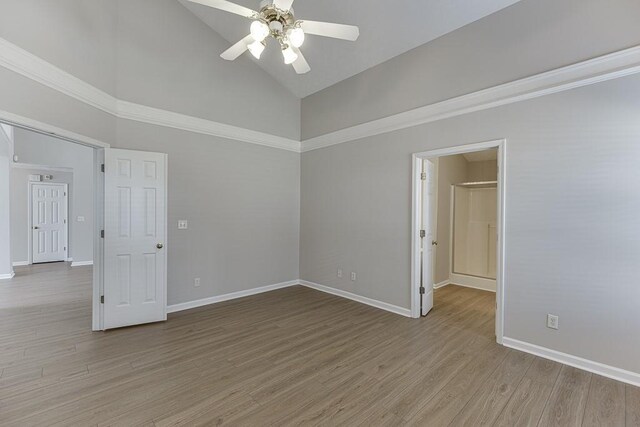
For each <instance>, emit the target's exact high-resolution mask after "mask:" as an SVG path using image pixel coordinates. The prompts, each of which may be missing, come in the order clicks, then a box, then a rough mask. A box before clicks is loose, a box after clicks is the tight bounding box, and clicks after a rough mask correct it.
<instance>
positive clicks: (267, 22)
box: [189, 0, 360, 74]
mask: <svg viewBox="0 0 640 427" xmlns="http://www.w3.org/2000/svg"><path fill="white" fill-rule="evenodd" d="M189 1H190V2H192V3H198V4H201V5H204V6H209V7H213V8H216V9H220V10H224V11H226V12H230V13H235V14H236V15H240V16H244V17H245V18H249V19H251V20H253V22H252V23H251V27H250V34H249V35H248V36H246V37H245V38H243V39H242V40H240V41H239V42H238V43H236V44H234V45H233V46H231V47H230V48H229V49H227V50H226V51H224V52H223V53H222V55H220V56H221V57H222V58H223V59H226V60H227V61H233V60H234V59H236V58H238V57H239V56H240V55H242V54H243V53H244V52H246V51H247V50H248V51H249V52H250V53H251V54H252V55H253V56H254V57H255V58H256V59H260V55H262V52H263V51H264V48H265V46H266V39H267V37H269V36H270V37H273V38H274V39H275V40H276V41H278V43H280V47H281V49H282V56H283V58H284V63H285V64H291V65H292V66H293V68H294V69H295V70H296V73H298V74H305V73H308V72H309V71H311V67H309V64H308V63H307V61H306V59H305V58H304V56H303V55H302V52H300V46H302V43H304V38H305V34H313V35H316V36H323V37H332V38H336V39H342V40H349V41H355V40H357V39H358V36H359V35H360V30H359V29H358V27H356V26H353V25H343V24H332V23H329V22H318V21H307V20H296V18H295V17H294V14H293V9H292V8H291V5H292V4H293V1H294V0H263V1H261V2H260V11H259V12H256V11H255V10H251V9H249V8H246V7H244V6H240V5H238V4H235V3H231V2H229V1H226V0H189Z"/></svg>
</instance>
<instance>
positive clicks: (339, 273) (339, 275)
mask: <svg viewBox="0 0 640 427" xmlns="http://www.w3.org/2000/svg"><path fill="white" fill-rule="evenodd" d="M338 278H339V279H341V278H342V269H341V268H339V269H338Z"/></svg>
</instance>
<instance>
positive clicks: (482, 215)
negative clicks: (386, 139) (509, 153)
mask: <svg viewBox="0 0 640 427" xmlns="http://www.w3.org/2000/svg"><path fill="white" fill-rule="evenodd" d="M504 146H505V141H504V140H499V141H491V142H486V143H479V144H471V145H465V146H460V147H452V148H448V149H442V150H433V151H427V152H423V153H417V154H414V156H413V167H414V191H413V238H412V243H413V247H412V283H413V287H412V289H413V292H412V314H413V316H414V317H420V316H427V314H428V313H429V312H430V311H431V310H432V309H433V308H434V307H435V309H436V310H437V307H438V300H439V298H438V297H439V296H440V299H441V300H442V298H445V299H449V300H451V298H453V297H452V296H451V295H454V294H456V293H457V294H459V295H471V294H474V295H479V296H480V298H481V299H482V300H484V301H485V302H484V305H485V306H486V307H485V308H486V309H487V310H486V311H487V312H488V310H491V312H488V315H489V314H490V315H491V316H490V317H491V324H493V323H495V335H496V338H497V341H498V342H502V336H503V309H502V301H503V267H504V263H503V258H504V245H503V242H504V227H503V225H504V224H503V221H502V218H503V217H504V184H505V183H504V178H505V174H504V170H505V168H504V149H505V147H504ZM445 287H446V289H443V288H445ZM469 288H474V289H473V290H471V289H469ZM440 289H442V290H440ZM464 289H467V290H466V291H465V290H464ZM494 301H495V304H494ZM472 303H473V301H470V304H472ZM489 303H490V304H489ZM487 304H489V305H487ZM459 305H460V306H462V305H463V304H462V303H461V304H459ZM494 307H495V316H493V311H494ZM468 308H469V307H463V308H462V309H468ZM494 318H495V322H493V319H494ZM488 326H489V321H487V327H488Z"/></svg>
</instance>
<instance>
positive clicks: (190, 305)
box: [167, 280, 300, 313]
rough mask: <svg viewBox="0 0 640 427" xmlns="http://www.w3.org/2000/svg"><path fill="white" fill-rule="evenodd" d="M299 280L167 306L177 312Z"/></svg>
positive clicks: (171, 311)
mask: <svg viewBox="0 0 640 427" xmlns="http://www.w3.org/2000/svg"><path fill="white" fill-rule="evenodd" d="M299 284H300V283H299V281H298V280H291V281H289V282H283V283H277V284H275V285H268V286H262V287H259V288H253V289H247V290H246V291H238V292H232V293H230V294H224V295H218V296H214V297H209V298H203V299H199V300H195V301H189V302H182V303H179V304H172V305H168V306H167V313H175V312H177V311H183V310H190V309H192V308H197V307H202V306H205V305H209V304H216V303H219V302H223V301H229V300H233V299H237V298H244V297H248V296H251V295H257V294H262V293H264V292H270V291H275V290H276V289H282V288H288V287H290V286H296V285H299Z"/></svg>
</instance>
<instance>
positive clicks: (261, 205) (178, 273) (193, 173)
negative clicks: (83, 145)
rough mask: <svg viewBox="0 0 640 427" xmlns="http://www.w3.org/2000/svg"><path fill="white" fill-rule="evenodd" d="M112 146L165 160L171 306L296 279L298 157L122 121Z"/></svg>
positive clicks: (263, 148) (266, 148)
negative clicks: (182, 225)
mask: <svg viewBox="0 0 640 427" xmlns="http://www.w3.org/2000/svg"><path fill="white" fill-rule="evenodd" d="M117 147H118V148H129V149H134V150H147V151H151V150H153V151H160V152H163V153H168V154H169V189H168V192H169V217H168V219H169V222H168V224H169V236H168V245H167V250H168V260H169V267H168V275H169V279H168V280H169V289H168V292H169V295H168V300H169V304H176V303H179V302H186V301H192V300H196V299H200V298H206V297H210V296H213V295H222V294H226V293H230V292H236V291H241V290H246V289H251V288H256V287H259V286H265V285H272V284H275V283H281V282H286V281H290V280H295V279H297V278H298V277H299V273H298V268H299V259H298V243H299V223H300V210H299V209H300V208H299V205H300V202H299V197H300V155H299V154H297V153H293V152H289V151H284V150H275V149H272V148H268V147H260V146H256V145H252V144H246V143H241V142H238V141H228V140H224V139H220V138H213V137H210V136H205V135H199V134H195V133H190V132H184V131H178V130H173V129H165V128H161V127H156V126H148V125H144V124H140V123H137V122H131V121H127V120H122V121H120V122H119V125H118V143H117ZM179 219H186V220H188V221H189V229H188V230H178V229H177V222H178V220H179ZM196 277H200V278H201V286H200V287H198V288H196V287H194V286H193V279H194V278H196Z"/></svg>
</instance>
